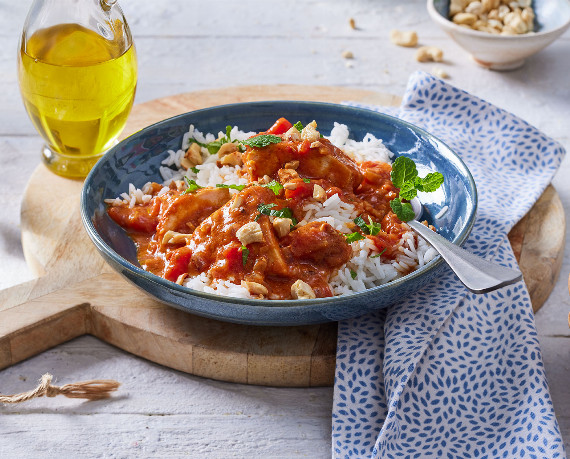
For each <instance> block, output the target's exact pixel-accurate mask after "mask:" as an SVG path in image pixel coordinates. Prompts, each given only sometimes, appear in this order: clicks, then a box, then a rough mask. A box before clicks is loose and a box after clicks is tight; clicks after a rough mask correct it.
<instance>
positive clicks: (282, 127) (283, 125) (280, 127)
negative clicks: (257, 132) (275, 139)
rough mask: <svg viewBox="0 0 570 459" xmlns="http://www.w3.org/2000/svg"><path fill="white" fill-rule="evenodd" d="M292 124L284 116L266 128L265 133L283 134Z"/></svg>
mask: <svg viewBox="0 0 570 459" xmlns="http://www.w3.org/2000/svg"><path fill="white" fill-rule="evenodd" d="M292 127H293V125H292V124H291V123H290V122H289V121H288V120H287V119H285V118H279V119H278V120H277V121H275V124H274V125H273V126H271V127H270V128H269V129H268V130H267V132H266V133H267V134H274V135H279V134H285V133H286V132H287V131H288V130H289V129H291V128H292Z"/></svg>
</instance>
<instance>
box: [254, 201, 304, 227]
mask: <svg viewBox="0 0 570 459" xmlns="http://www.w3.org/2000/svg"><path fill="white" fill-rule="evenodd" d="M276 205H277V204H259V206H257V210H258V212H259V213H260V214H263V215H267V216H270V217H280V218H289V219H290V220H291V222H292V224H293V225H296V224H297V220H296V219H295V217H294V216H293V211H292V210H291V209H289V207H283V209H280V210H275V209H273V207H275V206H276ZM257 218H259V217H257ZM257 218H256V219H255V221H257Z"/></svg>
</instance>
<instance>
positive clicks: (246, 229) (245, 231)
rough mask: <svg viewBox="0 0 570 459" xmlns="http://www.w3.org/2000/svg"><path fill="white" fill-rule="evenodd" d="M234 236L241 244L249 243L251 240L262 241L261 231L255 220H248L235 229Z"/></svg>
mask: <svg viewBox="0 0 570 459" xmlns="http://www.w3.org/2000/svg"><path fill="white" fill-rule="evenodd" d="M236 237H237V238H238V239H239V241H240V242H241V243H242V245H249V244H251V243H253V242H262V241H263V232H262V231H261V226H259V223H257V222H249V223H246V224H245V225H243V226H242V227H241V228H240V229H238V230H237V231H236Z"/></svg>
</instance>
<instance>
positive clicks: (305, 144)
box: [298, 140, 311, 155]
mask: <svg viewBox="0 0 570 459" xmlns="http://www.w3.org/2000/svg"><path fill="white" fill-rule="evenodd" d="M310 149H311V142H310V141H309V140H303V141H302V142H301V145H299V150H298V151H299V154H300V155H306V154H307V153H309V150H310Z"/></svg>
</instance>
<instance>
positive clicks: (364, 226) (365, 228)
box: [353, 216, 382, 236]
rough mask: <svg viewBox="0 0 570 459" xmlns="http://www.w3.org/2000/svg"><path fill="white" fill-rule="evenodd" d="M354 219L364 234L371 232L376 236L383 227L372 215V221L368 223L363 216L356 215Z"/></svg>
mask: <svg viewBox="0 0 570 459" xmlns="http://www.w3.org/2000/svg"><path fill="white" fill-rule="evenodd" d="M353 221H354V223H355V224H356V226H358V227H359V228H360V229H361V230H362V232H363V233H364V234H370V235H371V236H376V235H377V234H378V233H379V232H380V230H381V229H382V227H381V226H380V223H376V222H373V221H372V218H370V216H368V221H369V222H370V223H366V222H365V221H364V219H363V218H362V217H356V218H355V219H354V220H353Z"/></svg>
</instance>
